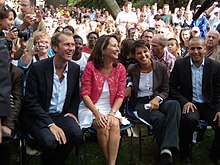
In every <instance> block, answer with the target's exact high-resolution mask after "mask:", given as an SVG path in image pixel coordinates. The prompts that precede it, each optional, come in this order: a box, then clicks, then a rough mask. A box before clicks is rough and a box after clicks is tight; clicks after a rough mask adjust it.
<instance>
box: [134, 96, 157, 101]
mask: <svg viewBox="0 0 220 165" xmlns="http://www.w3.org/2000/svg"><path fill="white" fill-rule="evenodd" d="M153 98H154V96H144V97H138V98H137V99H138V100H139V99H146V100H152V99H153Z"/></svg>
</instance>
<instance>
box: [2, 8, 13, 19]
mask: <svg viewBox="0 0 220 165" xmlns="http://www.w3.org/2000/svg"><path fill="white" fill-rule="evenodd" d="M10 12H12V13H13V15H14V19H15V18H16V12H15V11H14V10H13V9H11V8H9V7H8V6H3V7H2V9H1V10H0V19H5V18H8V17H9V13H10Z"/></svg>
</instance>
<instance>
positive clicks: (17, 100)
mask: <svg viewBox="0 0 220 165" xmlns="http://www.w3.org/2000/svg"><path fill="white" fill-rule="evenodd" d="M10 77H11V114H10V115H8V116H6V117H5V118H4V119H3V125H4V126H7V127H9V128H11V129H15V124H16V123H17V120H18V115H19V113H20V110H21V105H22V101H23V84H24V73H23V71H22V70H21V69H20V68H19V67H17V66H15V65H13V64H10Z"/></svg>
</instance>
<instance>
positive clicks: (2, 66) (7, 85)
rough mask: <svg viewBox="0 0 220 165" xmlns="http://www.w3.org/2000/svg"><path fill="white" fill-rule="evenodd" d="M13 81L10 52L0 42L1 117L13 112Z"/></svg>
mask: <svg viewBox="0 0 220 165" xmlns="http://www.w3.org/2000/svg"><path fill="white" fill-rule="evenodd" d="M10 93H11V81H10V75H9V52H8V48H7V46H5V43H3V41H2V40H1V41H0V117H1V116H7V115H9V114H10V112H11V105H10Z"/></svg>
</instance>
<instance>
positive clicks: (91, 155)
mask: <svg viewBox="0 0 220 165" xmlns="http://www.w3.org/2000/svg"><path fill="white" fill-rule="evenodd" d="M143 130H144V131H145V128H143ZM213 132H214V131H212V130H210V129H208V130H207V131H206V133H205V136H204V139H203V141H202V142H201V143H200V144H199V145H195V146H194V147H193V164H194V165H213V163H212V161H211V160H210V158H209V156H208V155H209V148H210V145H211V140H212V138H213V136H214V135H213ZM86 139H87V156H86V157H87V165H105V160H104V156H103V154H102V152H101V150H100V147H99V146H98V145H97V142H96V138H95V137H94V136H90V135H89V134H86ZM133 139H134V144H133V164H135V165H157V164H159V162H158V148H157V145H156V142H155V140H154V139H153V136H147V135H146V131H145V132H144V135H143V136H142V159H143V161H142V162H139V160H138V138H137V137H134V138H133ZM16 147H17V144H15V149H14V151H13V155H12V160H11V165H17V164H19V156H18V150H17V148H16ZM80 155H81V156H80V164H81V165H83V160H84V156H83V144H82V145H81V147H80ZM174 161H175V164H176V165H182V164H181V162H180V161H179V156H178V155H174ZM27 164H28V165H40V164H41V162H40V157H39V156H38V157H37V156H28V158H27ZM66 164H67V165H75V164H76V156H75V151H73V153H71V155H70V156H69V158H68V160H67V162H66ZM117 164H118V165H129V164H131V161H130V137H128V136H127V134H124V136H123V139H122V143H121V147H120V151H119V154H118V159H117Z"/></svg>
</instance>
